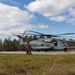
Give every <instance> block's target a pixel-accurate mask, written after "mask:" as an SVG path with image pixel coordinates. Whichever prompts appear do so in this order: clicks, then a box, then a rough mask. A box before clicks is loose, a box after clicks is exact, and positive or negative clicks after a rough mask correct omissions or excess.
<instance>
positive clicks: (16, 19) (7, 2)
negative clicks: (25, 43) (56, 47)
mask: <svg viewBox="0 0 75 75" xmlns="http://www.w3.org/2000/svg"><path fill="white" fill-rule="evenodd" d="M25 30H35V31H38V32H42V33H48V34H60V33H69V32H71V33H72V32H73V33H75V0H0V34H6V35H7V34H8V35H9V34H10V35H11V33H13V32H14V33H15V32H16V33H17V32H20V33H22V32H24V31H25Z"/></svg>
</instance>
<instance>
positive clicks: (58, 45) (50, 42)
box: [13, 30, 75, 51]
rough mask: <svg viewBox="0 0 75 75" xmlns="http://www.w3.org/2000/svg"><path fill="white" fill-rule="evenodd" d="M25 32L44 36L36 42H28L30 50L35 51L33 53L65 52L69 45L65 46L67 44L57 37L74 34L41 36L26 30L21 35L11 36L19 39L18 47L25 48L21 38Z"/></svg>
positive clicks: (38, 34) (38, 33) (37, 33)
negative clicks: (22, 46)
mask: <svg viewBox="0 0 75 75" xmlns="http://www.w3.org/2000/svg"><path fill="white" fill-rule="evenodd" d="M26 32H32V33H36V34H31V35H37V36H40V35H42V36H44V37H43V38H39V39H37V40H32V41H30V44H31V48H32V50H35V51H42V50H44V51H49V50H64V51H67V49H68V48H69V45H68V44H67V42H66V41H65V40H63V39H58V38H57V37H59V36H61V35H72V34H75V33H65V34H58V35H51V34H43V33H40V32H36V31H32V30H27V31H25V32H24V33H23V34H22V35H20V34H17V35H15V34H13V35H14V36H17V37H19V38H20V45H24V46H25V43H26V42H23V38H24V37H25V36H26Z"/></svg>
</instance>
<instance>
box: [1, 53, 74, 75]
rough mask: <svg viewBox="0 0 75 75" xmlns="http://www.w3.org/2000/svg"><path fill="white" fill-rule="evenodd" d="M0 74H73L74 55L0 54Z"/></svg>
mask: <svg viewBox="0 0 75 75" xmlns="http://www.w3.org/2000/svg"><path fill="white" fill-rule="evenodd" d="M0 75H75V55H70V54H68V55H6V54H5V55H4V54H0Z"/></svg>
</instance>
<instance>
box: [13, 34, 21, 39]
mask: <svg viewBox="0 0 75 75" xmlns="http://www.w3.org/2000/svg"><path fill="white" fill-rule="evenodd" d="M12 35H14V36H17V37H18V38H22V36H21V35H17V34H12Z"/></svg>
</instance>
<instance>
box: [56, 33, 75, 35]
mask: <svg viewBox="0 0 75 75" xmlns="http://www.w3.org/2000/svg"><path fill="white" fill-rule="evenodd" d="M73 34H75V33H64V34H57V35H73Z"/></svg>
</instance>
